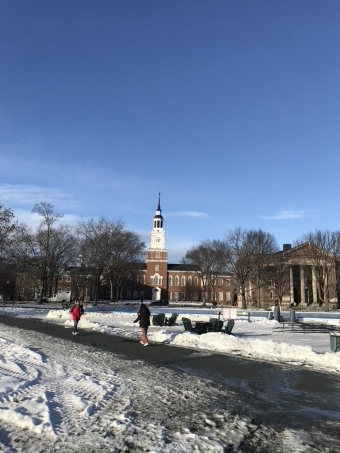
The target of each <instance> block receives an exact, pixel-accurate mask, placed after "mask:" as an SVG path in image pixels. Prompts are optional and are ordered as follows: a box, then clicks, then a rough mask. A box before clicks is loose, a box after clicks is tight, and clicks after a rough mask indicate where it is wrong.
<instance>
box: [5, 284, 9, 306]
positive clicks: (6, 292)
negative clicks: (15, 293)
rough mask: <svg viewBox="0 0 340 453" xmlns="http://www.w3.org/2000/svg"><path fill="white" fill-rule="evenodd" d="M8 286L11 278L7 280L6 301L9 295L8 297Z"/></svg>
mask: <svg viewBox="0 0 340 453" xmlns="http://www.w3.org/2000/svg"><path fill="white" fill-rule="evenodd" d="M8 286H9V280H7V282H6V295H5V300H6V301H7V297H8Z"/></svg>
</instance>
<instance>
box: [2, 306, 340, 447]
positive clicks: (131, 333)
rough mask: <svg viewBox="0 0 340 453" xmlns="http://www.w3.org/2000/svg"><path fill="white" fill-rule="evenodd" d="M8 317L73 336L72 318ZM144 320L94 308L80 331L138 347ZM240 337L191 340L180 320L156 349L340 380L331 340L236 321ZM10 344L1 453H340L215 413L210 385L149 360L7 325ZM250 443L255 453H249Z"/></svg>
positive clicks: (156, 339) (49, 313)
mask: <svg viewBox="0 0 340 453" xmlns="http://www.w3.org/2000/svg"><path fill="white" fill-rule="evenodd" d="M136 310H137V309H136ZM1 314H6V315H13V316H19V317H27V318H40V319H42V320H43V321H45V322H48V323H57V324H59V325H62V326H64V327H65V328H67V329H69V331H70V337H71V328H72V322H71V320H70V317H69V313H68V310H59V309H50V307H49V308H47V307H46V308H45V307H44V309H42V308H39V309H38V308H35V307H32V308H25V307H17V306H14V307H6V308H0V315H1ZM185 316H186V317H189V318H191V319H192V320H208V319H209V316H207V315H190V314H189V313H188V314H186V315H185ZM135 317H136V315H135V314H122V313H114V312H108V311H107V312H99V311H96V309H95V308H88V309H86V313H85V315H84V316H83V317H82V319H81V321H80V323H79V326H78V329H79V331H81V330H82V329H84V330H93V331H100V332H103V333H106V334H109V335H110V334H114V335H120V336H124V337H128V338H130V339H135V340H136V342H137V341H138V340H139V329H138V326H137V325H136V324H133V320H134V319H135ZM332 322H333V323H334V321H332ZM335 323H336V324H338V322H335ZM233 334H234V335H233V336H228V335H225V334H223V333H208V334H204V335H200V336H198V335H195V334H192V333H189V332H185V331H184V329H183V326H182V323H181V318H180V317H179V318H178V319H177V325H176V326H173V327H155V326H151V327H150V329H149V342H150V345H152V343H165V344H168V345H172V346H174V347H175V346H184V347H188V348H192V349H195V350H201V351H210V352H211V351H217V352H219V353H222V354H224V353H225V354H228V355H237V356H243V357H245V358H252V359H255V360H256V359H258V360H268V361H271V362H280V363H286V364H292V365H294V366H301V367H305V368H310V369H313V370H320V371H321V372H325V373H331V374H339V375H340V354H339V353H333V352H330V339H329V335H328V334H324V333H320V334H319V333H313V334H312V335H308V334H303V333H301V334H297V333H294V334H292V333H288V331H287V332H284V331H283V332H282V329H279V324H278V323H277V322H276V321H269V320H266V319H264V320H258V321H254V322H250V323H249V322H247V321H236V324H235V327H234V330H233ZM0 343H1V355H0V420H1V428H0V451H1V452H6V453H8V452H21V453H31V452H34V453H39V452H78V451H83V452H84V453H87V452H99V451H101V452H114V453H118V452H119V453H120V452H159V453H172V452H183V453H184V452H202V453H203V452H204V453H206V452H211V453H219V452H221V453H222V452H247V451H251V452H282V453H286V452H306V453H307V452H317V451H320V452H330V451H334V450H331V449H329V448H327V446H325V447H324V448H323V449H322V450H319V449H318V448H316V447H315V448H314V447H313V445H312V442H310V439H309V437H308V433H305V432H304V433H301V432H295V431H293V430H291V431H288V430H284V431H283V432H281V433H275V432H273V430H271V428H268V427H265V426H263V425H261V426H258V425H256V426H255V425H254V422H253V421H252V420H250V419H249V420H248V419H246V418H244V419H243V418H240V417H238V416H237V415H235V414H234V415H233V414H231V413H228V411H227V410H225V411H224V412H221V411H220V412H216V413H215V412H214V411H211V410H208V407H209V403H208V401H205V398H206V395H205V393H206V389H207V383H206V382H205V380H203V379H200V378H197V377H193V376H187V375H185V374H182V373H176V372H174V371H171V370H166V369H164V368H156V367H154V366H151V365H149V364H147V363H145V362H143V361H137V363H136V361H129V360H125V359H123V358H121V357H117V356H114V355H113V354H109V353H106V352H103V351H99V350H98V349H95V348H89V347H84V346H82V345H81V344H76V343H74V342H68V341H65V340H60V339H55V341H53V342H51V341H47V337H46V335H44V334H40V333H36V332H32V331H24V330H20V329H17V328H12V327H8V326H5V325H3V324H1V334H0ZM141 347H142V346H141ZM214 392H216V395H215V397H216V398H217V397H218V389H215V390H214V389H213V388H212V389H209V398H210V399H211V398H212V397H214ZM198 397H199V398H200V401H201V405H202V407H203V408H205V407H206V411H205V410H202V411H200V413H198V414H195V407H191V404H192V401H193V400H194V399H195V400H197V398H198ZM205 404H206V406H205ZM172 405H173V406H172ZM171 411H172V412H171ZM165 413H166V414H167V419H166V420H165V419H164V417H165V415H164V414H165ZM171 413H172V414H173V415H172V417H173V419H171V416H169V414H171ZM169 417H170V420H169ZM179 420H181V423H179V422H178V421H179ZM183 420H186V421H187V424H183ZM194 426H195V428H193V427H194ZM245 442H248V443H249V449H245ZM325 445H327V443H326V444H325Z"/></svg>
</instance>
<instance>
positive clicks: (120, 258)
mask: <svg viewBox="0 0 340 453" xmlns="http://www.w3.org/2000/svg"><path fill="white" fill-rule="evenodd" d="M144 254H145V244H144V242H141V241H140V238H139V236H138V235H137V234H136V233H134V232H133V231H129V230H123V231H121V232H120V233H119V234H117V236H116V238H115V241H114V247H113V249H112V253H111V255H110V260H109V263H108V277H109V281H110V297H111V300H113V299H114V297H115V298H116V299H117V300H119V298H120V295H121V294H122V293H123V289H124V285H127V284H129V283H130V282H133V281H135V282H136V281H138V277H139V269H138V263H140V262H141V261H142V259H143V257H144ZM114 288H115V289H116V296H114V294H113V291H114Z"/></svg>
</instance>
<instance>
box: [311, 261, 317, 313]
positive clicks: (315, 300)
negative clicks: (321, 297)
mask: <svg viewBox="0 0 340 453" xmlns="http://www.w3.org/2000/svg"><path fill="white" fill-rule="evenodd" d="M312 290H313V304H316V303H317V302H318V291H317V286H316V272H315V267H314V266H312Z"/></svg>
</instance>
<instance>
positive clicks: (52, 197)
mask: <svg viewBox="0 0 340 453" xmlns="http://www.w3.org/2000/svg"><path fill="white" fill-rule="evenodd" d="M0 199H1V201H2V202H3V203H4V204H5V205H6V204H12V205H18V206H29V207H31V208H32V209H33V206H34V205H35V204H36V203H40V202H42V201H44V202H47V203H51V204H52V205H53V206H63V207H67V208H70V207H75V206H76V205H77V202H76V201H75V200H73V199H72V196H71V195H68V194H66V193H64V192H62V191H60V190H58V189H51V188H46V187H45V188H44V187H39V186H33V185H21V184H17V185H12V184H0ZM6 207H7V206H6Z"/></svg>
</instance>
